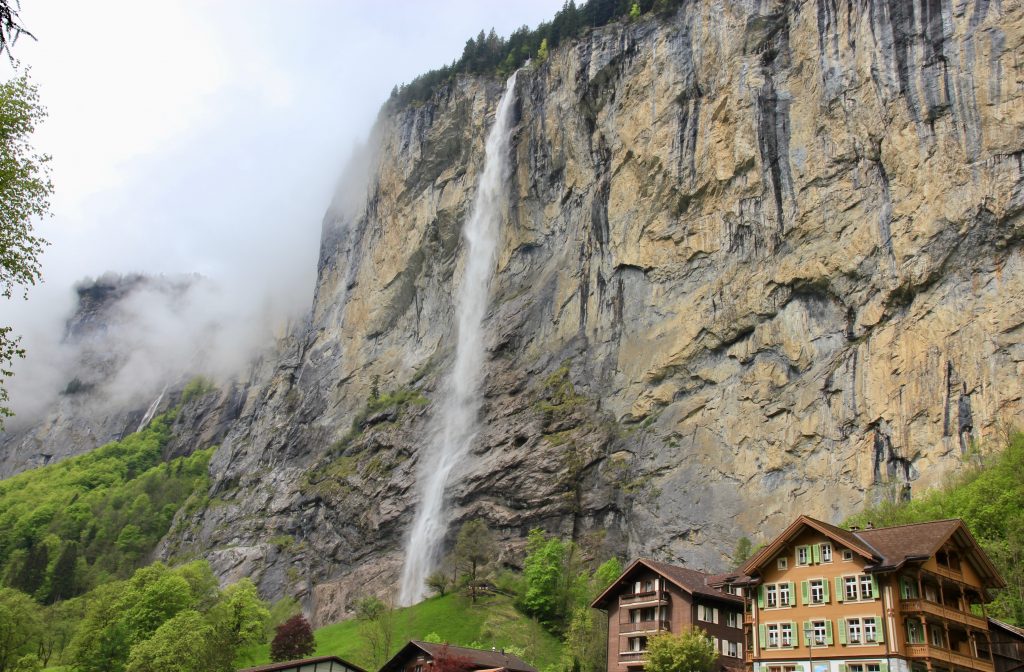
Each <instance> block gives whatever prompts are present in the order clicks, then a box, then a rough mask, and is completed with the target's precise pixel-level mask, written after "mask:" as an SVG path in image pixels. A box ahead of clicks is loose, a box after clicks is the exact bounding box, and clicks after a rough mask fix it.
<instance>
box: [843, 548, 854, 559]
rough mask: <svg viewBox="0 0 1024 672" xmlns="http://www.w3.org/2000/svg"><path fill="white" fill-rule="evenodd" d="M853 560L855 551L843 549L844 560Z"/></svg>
mask: <svg viewBox="0 0 1024 672" xmlns="http://www.w3.org/2000/svg"><path fill="white" fill-rule="evenodd" d="M851 560H853V551H851V550H850V549H848V548H844V549H843V562H850V561H851Z"/></svg>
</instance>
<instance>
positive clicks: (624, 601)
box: [619, 590, 669, 607]
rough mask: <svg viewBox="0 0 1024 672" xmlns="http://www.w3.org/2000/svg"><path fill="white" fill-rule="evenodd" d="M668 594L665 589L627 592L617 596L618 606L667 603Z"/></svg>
mask: <svg viewBox="0 0 1024 672" xmlns="http://www.w3.org/2000/svg"><path fill="white" fill-rule="evenodd" d="M668 599H669V594H668V591H667V590H649V591H645V592H643V593H627V594H625V595H620V596H619V605H620V606H623V607H625V606H633V605H638V604H668Z"/></svg>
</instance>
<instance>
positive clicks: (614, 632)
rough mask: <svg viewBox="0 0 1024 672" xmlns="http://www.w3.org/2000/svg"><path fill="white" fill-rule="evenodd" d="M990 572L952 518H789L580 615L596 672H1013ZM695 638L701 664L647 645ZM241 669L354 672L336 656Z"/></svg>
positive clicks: (479, 659)
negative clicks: (598, 650) (729, 562)
mask: <svg viewBox="0 0 1024 672" xmlns="http://www.w3.org/2000/svg"><path fill="white" fill-rule="evenodd" d="M1005 587H1006V583H1005V581H1004V580H1003V578H1002V577H1001V576H1000V573H999V571H998V569H997V568H996V567H995V565H994V564H993V563H992V561H991V559H990V558H989V557H988V555H987V554H986V553H985V551H984V550H983V549H982V548H981V546H980V545H979V544H978V542H977V541H976V540H975V538H974V536H973V535H972V534H971V532H970V530H969V529H968V528H967V526H966V525H965V524H964V522H963V521H962V520H959V519H948V520H936V521H931V522H925V523H914V524H909V525H899V526H893V527H879V528H875V527H873V526H869V527H867V528H865V529H860V528H858V527H853V528H852V529H849V530H846V529H842V528H840V527H836V526H835V525H831V524H829V523H825V522H822V521H820V520H816V519H814V518H811V517H809V516H800V517H798V518H797V519H796V520H794V521H793V522H792V523H791V524H790V525H789V526H788V527H787V528H786V529H785V530H784V531H783V532H782V533H781V534H779V535H778V536H777V537H775V538H774V539H773V540H771V541H770V542H769V543H767V544H765V545H764V546H763V547H762V548H761V549H760V550H759V551H757V552H756V553H755V554H754V555H753V556H752V557H751V558H749V559H748V560H747V561H746V562H744V563H743V564H742V566H741V567H740V568H739V569H738V570H737V571H734V572H730V573H725V574H709V573H707V572H702V571H698V570H695V569H690V568H687V567H681V566H677V565H673V564H668V563H664V562H659V561H656V560H651V559H647V558H638V559H635V560H633V561H632V562H631V563H630V564H629V565H628V566H627V567H626V568H625V570H624V571H623V572H622V574H621V575H620V576H619V577H618V578H617V579H615V581H614V582H612V584H611V585H609V586H608V587H607V588H606V589H605V590H603V591H602V592H601V594H600V595H599V596H598V597H597V598H596V599H595V600H594V601H593V602H592V604H591V607H592V608H594V609H598V610H600V611H602V612H604V613H605V614H606V615H607V628H608V630H607V632H608V637H607V642H608V644H607V658H606V661H607V662H606V668H607V672H643V671H644V670H649V669H651V667H654V668H656V669H657V670H658V672H663V671H664V670H665V669H679V670H684V671H685V672H734V671H735V672H740V671H744V672H1014V671H1016V670H1022V669H1024V629H1021V628H1019V627H1016V626H1013V625H1010V624H1008V623H1005V622H1003V621H1000V620H998V619H995V618H992V617H990V616H989V615H988V613H987V610H986V605H987V604H988V603H989V602H990V601H991V599H992V597H991V591H992V590H995V589H1000V588H1005ZM693 631H698V632H700V633H701V634H702V635H703V637H705V638H706V640H707V643H708V644H709V645H710V646H712V647H713V651H714V653H715V657H714V658H713V659H709V663H710V664H709V665H708V666H707V667H706V668H705V669H700V668H699V667H692V668H691V667H685V666H684V667H678V666H677V667H675V668H665V667H664V666H663V665H664V664H663V663H661V664H657V663H656V664H654V665H653V666H652V665H651V663H652V658H651V654H650V651H651V649H650V648H649V646H648V645H649V643H651V642H652V641H654V640H656V639H658V638H661V639H667V638H672V637H679V636H681V635H683V634H684V633H689V632H693ZM240 672H366V671H365V670H363V669H362V668H360V667H358V666H356V665H353V664H352V663H348V662H345V661H344V660H342V659H341V658H338V657H336V656H326V657H318V658H306V659H300V660H294V661H285V662H279V663H274V664H271V665H264V666H259V667H250V668H245V669H244V670H240ZM379 672H537V670H536V668H534V667H533V666H531V665H529V664H528V663H526V662H525V661H523V660H522V659H521V658H519V657H518V656H516V655H513V654H511V653H506V652H505V651H504V650H496V649H495V650H490V651H488V650H484V649H475V648H467V647H461V646H452V645H448V644H438V643H430V642H422V641H411V642H409V643H408V644H407V645H406V646H404V647H403V648H402V649H401V650H400V651H399V652H398V653H397V654H395V655H394V656H393V657H392V658H391V659H390V660H389V661H388V662H387V663H385V664H384V665H383V666H382V667H381V668H380V671H379Z"/></svg>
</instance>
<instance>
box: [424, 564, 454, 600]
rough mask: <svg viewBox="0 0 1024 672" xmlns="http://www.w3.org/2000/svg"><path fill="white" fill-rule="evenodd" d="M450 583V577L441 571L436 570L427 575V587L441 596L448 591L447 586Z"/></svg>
mask: <svg viewBox="0 0 1024 672" xmlns="http://www.w3.org/2000/svg"><path fill="white" fill-rule="evenodd" d="M450 585H451V579H449V578H448V575H447V574H446V573H444V572H443V571H440V570H438V571H436V572H433V573H432V574H431V575H430V576H428V577H427V588H429V589H430V590H431V591H432V592H435V593H437V594H438V595H441V596H443V595H444V594H445V593H446V592H448V586H450Z"/></svg>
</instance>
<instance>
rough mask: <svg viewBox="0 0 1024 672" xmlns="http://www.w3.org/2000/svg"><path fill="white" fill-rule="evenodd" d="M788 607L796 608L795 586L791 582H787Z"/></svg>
mask: <svg viewBox="0 0 1024 672" xmlns="http://www.w3.org/2000/svg"><path fill="white" fill-rule="evenodd" d="M789 606H791V607H795V606H796V584H795V583H793V582H792V581H790V582H789Z"/></svg>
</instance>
